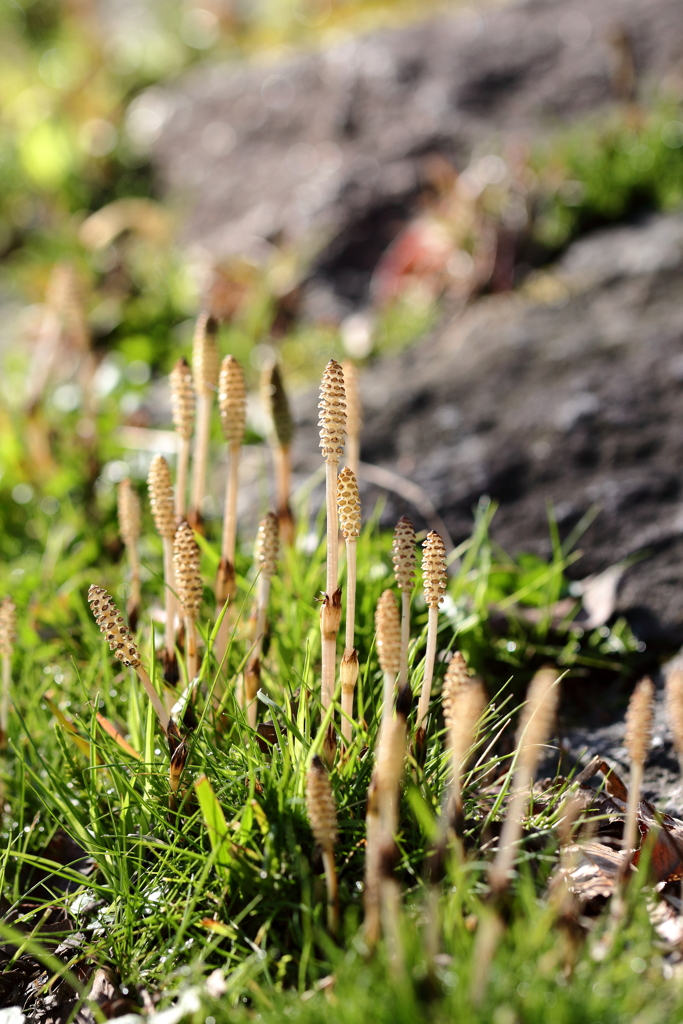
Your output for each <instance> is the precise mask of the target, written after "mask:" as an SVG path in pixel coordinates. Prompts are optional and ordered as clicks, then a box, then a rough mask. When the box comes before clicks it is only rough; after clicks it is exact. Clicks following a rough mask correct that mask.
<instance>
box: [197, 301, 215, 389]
mask: <svg viewBox="0 0 683 1024" xmlns="http://www.w3.org/2000/svg"><path fill="white" fill-rule="evenodd" d="M217 333H218V321H217V320H214V318H213V317H212V316H209V314H208V313H202V314H201V316H200V317H199V319H198V320H197V326H196V328H195V332H194V343H193V346H192V377H193V380H194V389H195V392H196V393H197V394H198V395H207V394H211V393H212V392H213V391H215V390H216V387H217V386H218V362H219V356H218V345H217V343H216V335H217Z"/></svg>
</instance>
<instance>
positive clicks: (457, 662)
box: [441, 651, 470, 729]
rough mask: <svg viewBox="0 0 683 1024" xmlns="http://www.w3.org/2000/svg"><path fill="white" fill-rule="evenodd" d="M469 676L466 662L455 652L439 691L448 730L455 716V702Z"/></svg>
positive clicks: (458, 652)
mask: <svg viewBox="0 0 683 1024" xmlns="http://www.w3.org/2000/svg"><path fill="white" fill-rule="evenodd" d="M469 678H470V674H469V671H468V669H467V662H466V661H465V659H464V658H463V656H462V654H461V653H460V651H455V652H454V653H453V657H452V658H451V660H450V661H449V662H448V668H447V669H446V675H445V676H444V680H443V687H442V689H441V701H442V705H443V717H444V721H445V723H446V725H447V726H448V728H449V729H450V727H451V721H452V719H453V716H454V715H455V714H456V712H455V710H454V709H455V708H456V707H457V700H458V696H459V694H460V692H461V691H462V690H463V689H464V688H465V686H466V685H467V683H468V682H469Z"/></svg>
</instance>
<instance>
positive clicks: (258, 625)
mask: <svg viewBox="0 0 683 1024" xmlns="http://www.w3.org/2000/svg"><path fill="white" fill-rule="evenodd" d="M256 600H257V606H256V616H255V623H254V633H253V639H254V646H253V648H252V651H251V654H250V655H249V661H248V662H247V667H246V670H245V677H244V678H245V688H244V703H245V709H246V712H247V722H248V723H249V725H250V726H251V728H252V729H254V728H255V727H256V717H257V712H258V704H257V702H256V696H257V694H258V690H259V686H260V682H261V652H262V650H263V640H264V637H265V634H266V625H267V619H268V603H269V601H270V577H269V576H266V575H265V574H264V573H263V571H262V572H261V575H260V576H259V580H258V589H257V599H256Z"/></svg>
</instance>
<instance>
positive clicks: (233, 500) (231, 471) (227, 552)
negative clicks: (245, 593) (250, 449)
mask: <svg viewBox="0 0 683 1024" xmlns="http://www.w3.org/2000/svg"><path fill="white" fill-rule="evenodd" d="M241 451H242V444H241V442H239V441H238V442H233V444H231V445H230V446H229V448H228V478H227V481H226V485H225V515H224V517H223V534H222V539H221V557H222V558H223V559H225V561H226V562H227V563H228V564H229V565H230V566H234V563H235V544H236V542H237V492H238V488H239V466H240V453H241ZM234 593H235V591H234V573H233V586H232V587H231V590H230V592H229V593H228V594H227V597H234ZM221 607H222V606H221Z"/></svg>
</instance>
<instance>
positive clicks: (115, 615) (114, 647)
mask: <svg viewBox="0 0 683 1024" xmlns="http://www.w3.org/2000/svg"><path fill="white" fill-rule="evenodd" d="M88 604H89V605H90V609H91V611H92V613H93V616H94V617H95V622H96V623H97V625H98V626H99V628H100V632H101V633H103V634H104V636H105V637H106V639H107V643H108V644H109V649H110V650H111V651H113V653H114V657H115V658H118V660H119V661H120V662H121V663H122V664H123V665H125V666H126V667H127V668H132V669H133V671H134V672H135V674H136V675H137V677H138V679H139V680H140V682H141V683H142V685H143V688H144V690H145V692H146V694H147V696H148V697H149V699H150V702H151V704H152V707H153V708H154V711H155V712H156V716H157V718H158V719H159V724H160V725H161V728H162V729H163V731H164V733H165V734H166V735H168V730H169V722H170V719H169V715H168V712H167V711H166V708H165V707H164V705H163V704H162V702H161V698H160V697H159V695H158V693H157V692H156V690H155V689H154V686H153V685H152V681H151V679H150V678H149V676H148V675H147V672H146V671H145V669H144V668H143V666H142V663H141V661H140V652H139V651H138V648H137V644H136V643H135V641H134V640H133V637H132V636H131V633H130V630H129V629H128V627H127V626H126V623H125V622H124V621H123V616H122V615H121V613H120V611H119V610H118V608H117V607H116V604H115V603H114V599H113V598H112V597H111V595H110V594H108V593H107V591H106V590H103V588H102V587H98V586H96V585H95V584H94V583H93V584H92V586H91V587H90V589H89V590H88Z"/></svg>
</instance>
